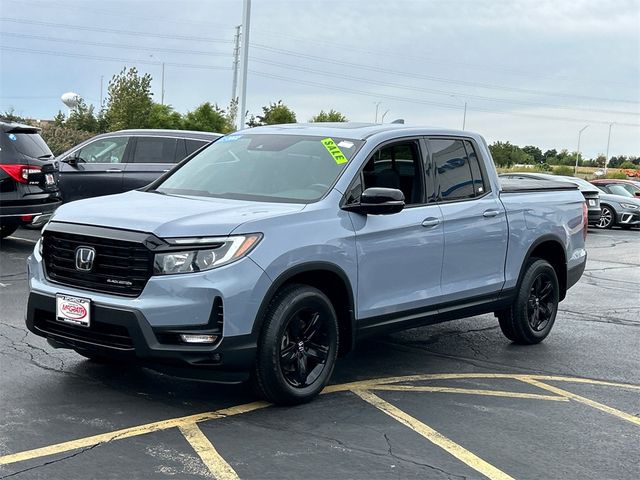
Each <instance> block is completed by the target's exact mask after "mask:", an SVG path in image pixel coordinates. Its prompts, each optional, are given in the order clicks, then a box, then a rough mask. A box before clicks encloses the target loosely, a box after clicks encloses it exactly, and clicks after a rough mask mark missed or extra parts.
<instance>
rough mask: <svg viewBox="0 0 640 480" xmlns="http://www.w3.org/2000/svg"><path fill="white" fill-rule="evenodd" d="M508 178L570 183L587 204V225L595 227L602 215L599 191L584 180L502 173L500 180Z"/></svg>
mask: <svg viewBox="0 0 640 480" xmlns="http://www.w3.org/2000/svg"><path fill="white" fill-rule="evenodd" d="M503 178H509V179H515V180H524V179H528V180H547V181H549V180H550V181H556V182H557V181H564V182H570V183H573V184H575V185H577V186H578V188H579V189H580V192H582V195H583V196H584V200H585V202H586V203H587V209H588V212H589V225H593V226H597V225H598V222H599V221H600V216H601V215H602V209H601V208H600V193H601V190H600V189H599V188H597V187H595V186H593V185H591V184H590V183H589V182H587V181H586V180H582V179H580V178H576V177H568V176H564V175H551V174H548V173H528V172H517V173H502V174H500V179H503Z"/></svg>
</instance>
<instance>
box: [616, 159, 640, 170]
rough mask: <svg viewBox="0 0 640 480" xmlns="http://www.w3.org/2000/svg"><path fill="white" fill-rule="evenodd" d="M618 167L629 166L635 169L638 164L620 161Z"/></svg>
mask: <svg viewBox="0 0 640 480" xmlns="http://www.w3.org/2000/svg"><path fill="white" fill-rule="evenodd" d="M619 168H629V169H631V170H635V169H636V168H638V166H637V165H636V164H635V163H632V162H629V161H627V162H622V164H621V165H620V167H619Z"/></svg>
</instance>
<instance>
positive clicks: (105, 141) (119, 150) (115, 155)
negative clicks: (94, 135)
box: [74, 137, 129, 163]
mask: <svg viewBox="0 0 640 480" xmlns="http://www.w3.org/2000/svg"><path fill="white" fill-rule="evenodd" d="M128 141H129V138H128V137H114V138H101V139H99V140H96V141H95V142H91V143H89V144H87V145H85V146H84V147H82V148H81V149H80V150H79V151H78V152H76V153H75V154H74V155H75V156H76V157H80V158H81V159H82V160H84V161H85V162H87V163H122V160H123V157H124V152H125V150H126V148H127V142H128Z"/></svg>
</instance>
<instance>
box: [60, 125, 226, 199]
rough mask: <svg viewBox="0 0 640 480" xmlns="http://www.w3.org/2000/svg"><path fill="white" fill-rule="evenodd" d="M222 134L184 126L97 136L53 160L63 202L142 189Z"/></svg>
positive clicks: (125, 131)
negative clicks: (55, 164)
mask: <svg viewBox="0 0 640 480" xmlns="http://www.w3.org/2000/svg"><path fill="white" fill-rule="evenodd" d="M219 137H221V135H220V134H218V133H209V132H192V131H188V130H151V129H139V130H120V131H117V132H111V133H104V134H101V135H97V136H95V137H93V138H90V139H89V140H86V141H84V142H82V143H81V144H79V145H76V146H75V147H73V148H72V149H71V150H68V151H66V152H65V153H63V154H62V155H60V156H59V157H57V158H56V160H59V161H60V190H61V191H62V198H63V200H64V201H65V202H70V201H73V200H79V199H81V198H88V197H97V196H100V195H110V194H113V193H122V192H126V191H128V190H134V189H136V188H140V187H144V186H145V185H148V184H149V183H151V182H153V181H154V180H155V179H157V178H158V177H159V176H160V175H162V174H163V173H164V172H168V171H169V170H170V169H171V168H172V167H173V166H174V165H175V164H176V163H178V162H179V161H181V160H183V159H184V158H185V157H188V156H189V155H191V154H192V153H194V152H195V151H196V150H199V149H200V148H202V147H203V146H205V145H207V144H209V143H210V142H212V141H213V140H216V139H217V138H219Z"/></svg>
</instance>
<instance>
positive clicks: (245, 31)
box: [238, 0, 251, 130]
mask: <svg viewBox="0 0 640 480" xmlns="http://www.w3.org/2000/svg"><path fill="white" fill-rule="evenodd" d="M250 21H251V0H244V5H243V7H242V64H241V65H242V68H241V69H240V112H239V113H240V115H238V130H241V129H243V128H244V123H245V118H246V116H247V69H248V67H249V30H250Z"/></svg>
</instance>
